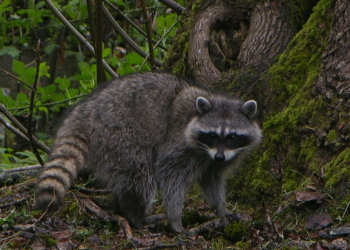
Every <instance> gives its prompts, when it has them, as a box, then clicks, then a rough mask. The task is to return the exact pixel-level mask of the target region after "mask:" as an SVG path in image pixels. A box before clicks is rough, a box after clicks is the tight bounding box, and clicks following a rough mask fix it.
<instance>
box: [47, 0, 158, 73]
mask: <svg viewBox="0 0 350 250" xmlns="http://www.w3.org/2000/svg"><path fill="white" fill-rule="evenodd" d="M46 1H47V0H46ZM102 10H103V13H104V15H105V16H106V18H107V20H108V21H109V22H110V24H111V25H112V27H113V29H114V30H115V31H116V32H117V33H118V34H119V35H120V36H121V37H122V38H123V39H124V40H125V42H126V43H127V44H129V45H130V47H131V48H133V49H134V50H135V51H136V52H137V53H138V54H139V55H140V56H142V57H143V58H147V56H148V54H147V53H146V52H145V51H143V50H142V49H141V47H140V46H139V45H137V43H135V42H134V40H132V39H131V37H130V36H129V35H128V34H126V33H125V31H124V30H123V29H122V27H120V26H119V24H118V23H117V22H116V21H115V20H114V18H113V16H112V15H111V13H110V12H109V11H108V10H107V9H106V7H105V6H104V5H103V6H102ZM154 63H155V65H157V66H158V67H160V66H162V65H163V63H162V62H161V61H159V60H154Z"/></svg>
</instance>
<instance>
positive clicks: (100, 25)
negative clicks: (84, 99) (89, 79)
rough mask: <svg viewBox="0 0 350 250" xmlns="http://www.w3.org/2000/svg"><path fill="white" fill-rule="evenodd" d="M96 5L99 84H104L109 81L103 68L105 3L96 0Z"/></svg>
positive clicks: (96, 48)
mask: <svg viewBox="0 0 350 250" xmlns="http://www.w3.org/2000/svg"><path fill="white" fill-rule="evenodd" d="M95 4H96V27H98V28H97V29H96V37H95V42H96V43H95V50H96V56H95V57H96V65H97V84H101V83H104V82H105V81H106V80H107V79H106V75H105V71H104V68H103V64H102V60H103V58H102V54H103V51H102V50H103V48H102V45H103V42H102V38H103V30H104V29H103V19H104V16H103V11H102V6H103V2H102V0H96V1H95Z"/></svg>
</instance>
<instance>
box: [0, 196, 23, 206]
mask: <svg viewBox="0 0 350 250" xmlns="http://www.w3.org/2000/svg"><path fill="white" fill-rule="evenodd" d="M26 200H27V198H26V197H24V198H22V199H19V200H17V201H13V202H10V203H6V204H1V205H0V209H2V208H6V207H11V206H14V205H18V204H21V203H23V202H25V201H26Z"/></svg>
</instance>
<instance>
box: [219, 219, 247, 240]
mask: <svg viewBox="0 0 350 250" xmlns="http://www.w3.org/2000/svg"><path fill="white" fill-rule="evenodd" d="M224 232H225V237H226V238H228V239H230V240H231V241H233V242H237V241H241V240H242V239H243V237H244V236H246V235H247V234H248V229H247V225H246V224H245V223H243V222H241V221H235V222H232V223H230V224H228V225H227V226H226V227H225V229H224Z"/></svg>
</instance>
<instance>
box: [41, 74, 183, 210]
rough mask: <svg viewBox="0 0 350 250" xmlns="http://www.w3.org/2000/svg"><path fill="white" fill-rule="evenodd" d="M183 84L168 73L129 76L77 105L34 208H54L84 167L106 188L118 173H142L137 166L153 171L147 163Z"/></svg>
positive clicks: (58, 139) (59, 136)
mask: <svg viewBox="0 0 350 250" xmlns="http://www.w3.org/2000/svg"><path fill="white" fill-rule="evenodd" d="M188 86H189V83H188V82H187V81H185V80H182V79H180V78H178V77H176V76H173V75H170V74H162V73H146V74H133V75H129V76H126V77H123V78H121V79H116V80H113V81H111V82H109V83H107V84H106V85H105V86H102V87H101V88H100V89H99V90H97V91H95V92H94V93H93V94H92V95H91V96H90V97H88V98H86V99H85V100H83V101H82V102H81V103H79V104H78V105H76V106H75V107H74V108H73V109H72V111H71V112H70V113H69V114H68V115H67V116H66V118H65V119H64V121H63V124H62V126H61V127H60V128H59V130H58V132H57V136H56V140H55V143H54V146H53V149H52V153H51V157H50V158H51V159H50V161H49V162H47V163H46V165H45V170H44V171H43V173H42V174H41V175H40V177H39V180H38V184H37V187H36V208H38V209H42V210H44V209H45V208H46V207H47V206H48V205H49V204H50V208H51V209H52V210H56V209H57V207H58V205H59V204H60V203H61V202H62V199H63V198H64V196H65V194H66V192H67V191H68V190H69V187H70V186H71V185H72V183H73V181H74V179H75V178H76V177H77V175H78V173H79V172H80V171H82V170H84V169H85V168H86V167H88V168H89V169H90V170H91V171H92V172H94V174H95V176H96V177H98V178H99V179H101V180H102V182H104V184H105V185H107V186H109V185H113V184H114V183H115V182H114V180H115V179H116V178H118V176H119V175H120V174H122V172H123V171H135V172H139V171H142V169H139V168H140V166H141V163H142V162H144V163H146V164H144V165H142V167H152V166H147V165H152V163H153V161H154V158H155V157H156V152H157V146H158V145H160V144H161V142H162V141H163V140H164V138H165V136H166V133H167V130H168V126H169V124H168V122H169V117H170V116H171V110H172V102H173V100H174V99H175V98H176V96H177V95H178V93H179V92H180V91H181V90H182V89H183V88H186V87H188ZM138 163H140V164H138ZM147 163H148V164H147ZM132 166H134V167H135V169H132Z"/></svg>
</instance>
